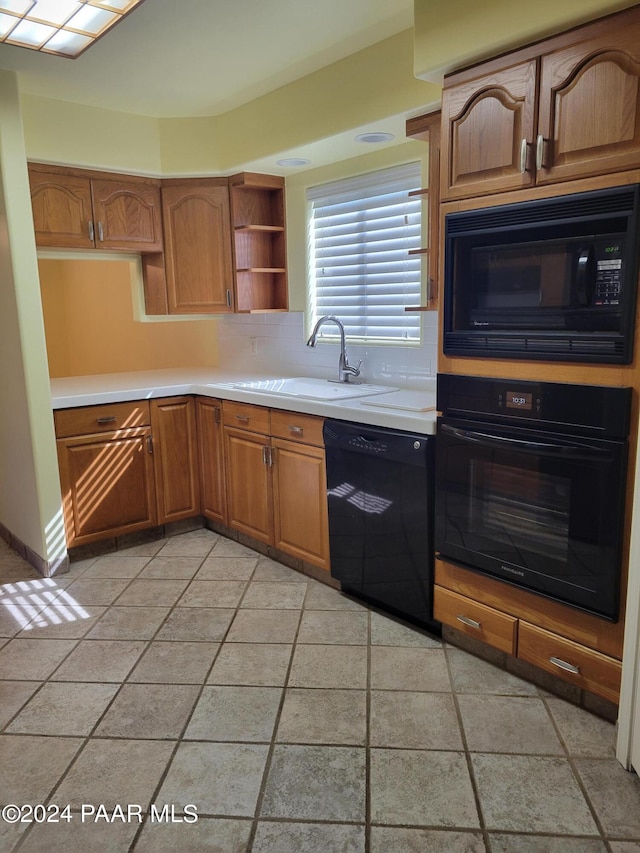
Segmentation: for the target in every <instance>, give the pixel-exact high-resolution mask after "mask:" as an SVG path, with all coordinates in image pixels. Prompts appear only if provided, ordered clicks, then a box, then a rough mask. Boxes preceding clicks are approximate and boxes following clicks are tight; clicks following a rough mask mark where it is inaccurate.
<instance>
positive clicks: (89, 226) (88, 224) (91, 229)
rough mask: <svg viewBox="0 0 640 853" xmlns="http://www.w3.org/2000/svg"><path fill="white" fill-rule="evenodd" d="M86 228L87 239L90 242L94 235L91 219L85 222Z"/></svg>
mask: <svg viewBox="0 0 640 853" xmlns="http://www.w3.org/2000/svg"><path fill="white" fill-rule="evenodd" d="M87 227H88V229H89V239H90V240H94V239H95V236H96V235H95V232H94V230H93V220H91V219H90V220H89V221H88V222H87Z"/></svg>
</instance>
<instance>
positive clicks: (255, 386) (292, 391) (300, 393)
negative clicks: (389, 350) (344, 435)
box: [220, 376, 398, 400]
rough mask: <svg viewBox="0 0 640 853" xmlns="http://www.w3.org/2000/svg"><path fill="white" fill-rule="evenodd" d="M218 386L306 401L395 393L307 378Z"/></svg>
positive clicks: (298, 377)
mask: <svg viewBox="0 0 640 853" xmlns="http://www.w3.org/2000/svg"><path fill="white" fill-rule="evenodd" d="M220 386H221V387H224V388H233V389H238V390H241V391H255V392H257V393H260V394H279V395H284V396H288V397H304V398H305V399H307V400H346V399H349V398H350V397H369V396H370V395H372V394H387V393H388V392H389V391H397V390H398V389H397V388H392V387H389V386H385V385H368V384H367V383H366V382H362V383H356V382H330V381H329V380H328V379H317V378H314V377H308V376H286V377H281V378H276V379H246V380H242V381H239V382H222V383H220Z"/></svg>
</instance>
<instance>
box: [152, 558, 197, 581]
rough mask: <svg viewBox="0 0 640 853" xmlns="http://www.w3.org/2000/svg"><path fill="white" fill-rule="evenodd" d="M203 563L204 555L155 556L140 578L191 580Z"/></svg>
mask: <svg viewBox="0 0 640 853" xmlns="http://www.w3.org/2000/svg"><path fill="white" fill-rule="evenodd" d="M201 565H202V557H154V558H153V559H152V560H150V561H149V562H148V563H147V565H146V566H145V567H144V569H143V570H142V571H141V572H140V574H139V576H138V577H139V578H141V579H142V578H145V579H159V580H162V579H167V580H170V579H172V578H173V579H175V580H190V579H191V578H192V577H193V576H194V575H195V574H196V572H197V571H198V569H199V568H200V566H201Z"/></svg>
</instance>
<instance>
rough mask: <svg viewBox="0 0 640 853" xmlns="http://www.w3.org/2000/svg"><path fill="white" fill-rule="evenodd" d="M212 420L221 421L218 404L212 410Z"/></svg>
mask: <svg viewBox="0 0 640 853" xmlns="http://www.w3.org/2000/svg"><path fill="white" fill-rule="evenodd" d="M213 420H214V422H215V423H217V424H219V423H220V422H221V421H222V412H221V411H220V406H216V407H215V409H214V410H213Z"/></svg>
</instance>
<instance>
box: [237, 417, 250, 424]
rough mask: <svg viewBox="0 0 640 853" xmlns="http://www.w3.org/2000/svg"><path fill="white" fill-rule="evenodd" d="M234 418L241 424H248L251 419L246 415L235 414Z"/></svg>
mask: <svg viewBox="0 0 640 853" xmlns="http://www.w3.org/2000/svg"><path fill="white" fill-rule="evenodd" d="M236 420H238V421H240V423H241V424H248V423H249V421H250V420H251V419H250V418H249V416H248V415H236Z"/></svg>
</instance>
